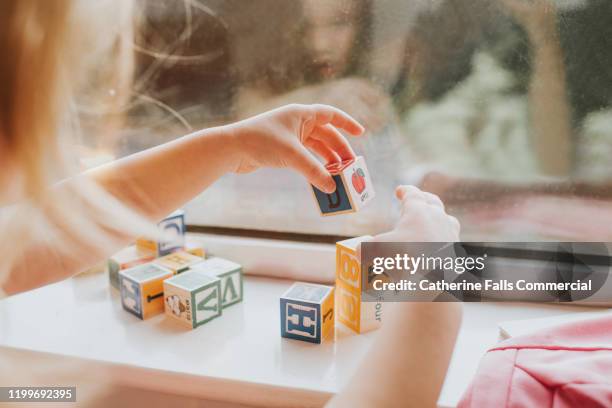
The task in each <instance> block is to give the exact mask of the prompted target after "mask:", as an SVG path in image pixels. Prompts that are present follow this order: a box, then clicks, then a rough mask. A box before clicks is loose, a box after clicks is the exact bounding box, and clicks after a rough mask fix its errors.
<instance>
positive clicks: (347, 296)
mask: <svg viewBox="0 0 612 408" xmlns="http://www.w3.org/2000/svg"><path fill="white" fill-rule="evenodd" d="M370 238H371V237H370V236H362V237H357V238H352V239H347V240H345V241H339V242H337V243H336V312H337V314H338V321H340V323H342V324H344V325H345V326H347V327H348V328H350V329H351V330H353V331H355V332H357V333H365V332H367V331H370V330H375V329H377V328H379V327H380V325H381V323H382V303H380V302H363V301H362V299H361V263H360V260H359V258H358V257H357V248H358V246H359V244H360V243H361V242H364V241H367V240H369V239H370Z"/></svg>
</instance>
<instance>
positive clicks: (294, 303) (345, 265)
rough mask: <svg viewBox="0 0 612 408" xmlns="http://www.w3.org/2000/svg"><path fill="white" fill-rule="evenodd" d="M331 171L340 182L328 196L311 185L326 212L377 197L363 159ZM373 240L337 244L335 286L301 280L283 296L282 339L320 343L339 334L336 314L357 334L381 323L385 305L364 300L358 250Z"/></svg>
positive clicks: (341, 210)
mask: <svg viewBox="0 0 612 408" xmlns="http://www.w3.org/2000/svg"><path fill="white" fill-rule="evenodd" d="M327 170H328V171H329V172H330V174H331V175H332V177H333V179H334V181H335V183H336V191H335V192H334V193H332V194H326V193H324V192H322V191H320V190H319V189H317V188H316V187H314V186H312V189H313V192H314V196H315V198H316V200H317V203H318V204H319V209H320V210H321V215H323V216H327V215H337V214H345V213H350V212H355V211H358V210H359V209H360V208H362V207H363V206H364V205H366V204H367V203H368V202H369V201H370V200H372V199H373V198H374V194H375V193H374V189H373V187H372V180H371V179H370V174H369V172H368V169H367V167H366V164H365V160H364V159H363V157H361V156H358V157H357V158H356V159H354V160H346V161H343V162H342V163H334V164H330V165H328V166H327ZM370 238H371V237H369V236H363V237H358V238H352V239H348V240H345V241H340V242H338V243H336V286H335V290H334V287H331V286H323V285H314V284H309V283H301V282H297V283H295V284H293V286H291V287H290V288H289V289H288V290H287V292H285V294H284V295H283V296H281V298H280V318H281V336H282V337H286V338H290V339H297V340H304V341H309V342H312V343H321V342H322V341H323V340H324V339H326V338H328V337H329V336H330V335H331V334H332V333H333V332H334V321H335V318H337V319H338V321H339V322H340V323H342V324H344V325H345V326H347V327H348V328H350V329H352V330H353V331H355V332H356V333H365V332H367V331H370V330H374V329H377V328H378V327H380V325H381V323H382V303H380V302H364V301H363V299H362V295H361V291H362V276H361V262H360V260H359V259H358V257H357V248H358V246H359V245H360V244H361V242H363V241H366V240H368V239H370ZM334 298H335V299H334ZM334 308H335V309H336V311H337V312H336V316H334Z"/></svg>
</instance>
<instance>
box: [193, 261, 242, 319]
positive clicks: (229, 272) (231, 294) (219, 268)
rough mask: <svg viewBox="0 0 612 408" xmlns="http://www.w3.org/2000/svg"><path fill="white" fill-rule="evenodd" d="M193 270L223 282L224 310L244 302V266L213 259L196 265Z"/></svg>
mask: <svg viewBox="0 0 612 408" xmlns="http://www.w3.org/2000/svg"><path fill="white" fill-rule="evenodd" d="M191 269H192V270H194V271H199V272H202V273H204V274H206V275H209V276H213V277H216V278H219V279H220V280H221V302H222V305H223V307H224V308H226V307H228V306H231V305H234V304H236V303H238V302H241V301H242V297H243V295H242V293H243V283H242V266H240V265H239V264H237V263H235V262H232V261H228V260H227V259H223V258H219V257H213V258H209V259H207V260H205V261H204V262H200V263H199V264H197V265H194V266H193V267H192V268H191Z"/></svg>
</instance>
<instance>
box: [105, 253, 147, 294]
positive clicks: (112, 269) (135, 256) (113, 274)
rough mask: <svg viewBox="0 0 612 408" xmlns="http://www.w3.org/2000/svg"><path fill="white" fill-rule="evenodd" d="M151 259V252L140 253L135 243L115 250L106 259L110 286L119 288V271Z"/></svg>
mask: <svg viewBox="0 0 612 408" xmlns="http://www.w3.org/2000/svg"><path fill="white" fill-rule="evenodd" d="M153 259H155V257H154V256H153V255H151V254H142V253H140V252H139V251H138V250H137V249H136V246H135V245H132V246H129V247H127V248H124V249H122V250H121V251H119V252H117V253H116V254H115V255H113V256H111V257H110V258H109V259H108V279H109V281H110V284H111V286H112V287H113V288H115V289H119V271H122V270H124V269H129V268H132V267H134V266H137V265H142V264H144V263H147V262H151V261H152V260H153Z"/></svg>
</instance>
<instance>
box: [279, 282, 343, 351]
mask: <svg viewBox="0 0 612 408" xmlns="http://www.w3.org/2000/svg"><path fill="white" fill-rule="evenodd" d="M280 319H281V336H282V337H285V338H288V339H296V340H302V341H307V342H310V343H319V344H320V343H322V342H324V341H326V340H328V339H332V338H333V333H334V288H333V287H332V286H325V285H317V284H313V283H302V282H296V283H294V284H293V285H292V286H291V287H290V288H289V289H288V290H287V291H286V292H285V293H284V294H283V296H281V298H280Z"/></svg>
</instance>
